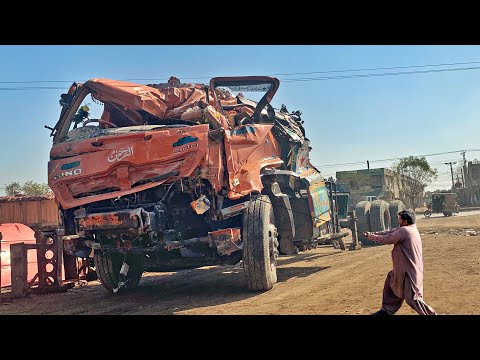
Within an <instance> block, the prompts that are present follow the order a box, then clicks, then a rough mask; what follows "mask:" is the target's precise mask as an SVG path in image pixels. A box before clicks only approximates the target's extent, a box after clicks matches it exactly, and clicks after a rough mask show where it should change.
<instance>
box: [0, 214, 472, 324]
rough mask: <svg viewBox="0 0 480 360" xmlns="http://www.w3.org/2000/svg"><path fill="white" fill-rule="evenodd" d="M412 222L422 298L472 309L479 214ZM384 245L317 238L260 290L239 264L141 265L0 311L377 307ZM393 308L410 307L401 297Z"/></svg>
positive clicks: (338, 310) (342, 310)
mask: <svg viewBox="0 0 480 360" xmlns="http://www.w3.org/2000/svg"><path fill="white" fill-rule="evenodd" d="M462 215H463V214H462ZM465 215H467V214H465ZM417 225H418V227H419V229H420V233H421V234H422V239H423V247H424V259H425V282H424V291H425V300H426V302H427V303H428V304H429V305H431V306H432V307H433V308H434V309H435V310H436V311H437V312H438V313H440V314H480V302H479V301H478V299H479V298H480V215H478V214H477V215H468V216H452V217H443V216H442V217H432V218H429V219H424V218H423V216H418V222H417ZM472 230H473V231H476V233H475V232H472ZM474 234H478V236H475V235H474ZM349 241H350V239H349V238H347V246H348V242H349ZM391 248H392V246H391V245H384V246H376V247H366V248H363V249H361V250H358V251H341V250H337V249H334V248H333V247H331V246H322V247H320V248H317V249H314V250H309V251H306V252H302V253H300V254H298V255H296V256H282V257H281V258H280V261H279V268H278V283H277V284H276V285H275V286H274V288H273V289H272V290H270V291H268V292H265V293H261V294H258V293H252V292H248V291H247V290H245V286H244V280H243V274H242V269H241V267H240V266H239V265H236V266H230V267H206V268H200V269H194V270H185V271H179V272H174V273H146V274H145V275H144V277H143V278H142V280H141V282H140V285H139V287H138V288H137V289H135V290H133V291H130V292H129V293H124V294H109V293H107V292H106V291H105V290H104V288H103V287H102V286H101V285H100V283H99V282H98V281H93V282H90V283H88V284H87V285H85V286H77V287H75V288H73V289H71V290H69V291H68V292H66V293H61V294H47V295H34V294H31V295H29V296H28V297H26V298H21V299H16V300H14V301H13V302H11V303H8V304H2V305H1V306H0V315H2V314H369V313H370V312H372V311H375V310H378V309H379V308H380V305H381V296H382V288H383V282H384V279H385V276H386V274H387V272H388V271H389V270H390V269H391V260H390V251H391ZM398 314H414V312H413V311H412V310H411V309H410V308H409V307H408V305H406V304H404V306H403V307H402V308H401V309H400V311H399V312H398Z"/></svg>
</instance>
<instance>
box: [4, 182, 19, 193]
mask: <svg viewBox="0 0 480 360" xmlns="http://www.w3.org/2000/svg"><path fill="white" fill-rule="evenodd" d="M21 193H22V185H20V183H18V182H16V181H14V182H12V183H10V184H8V185H7V186H5V194H7V195H8V196H15V195H18V194H21Z"/></svg>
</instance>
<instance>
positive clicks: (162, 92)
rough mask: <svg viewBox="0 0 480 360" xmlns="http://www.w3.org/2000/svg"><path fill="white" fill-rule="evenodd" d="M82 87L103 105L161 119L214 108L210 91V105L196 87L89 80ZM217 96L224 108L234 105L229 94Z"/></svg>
mask: <svg viewBox="0 0 480 360" xmlns="http://www.w3.org/2000/svg"><path fill="white" fill-rule="evenodd" d="M84 86H87V87H89V88H90V89H91V90H92V91H93V93H94V94H93V95H94V97H95V98H96V99H98V100H100V101H102V102H105V101H112V102H114V103H116V104H118V105H121V106H122V107H123V109H124V110H125V111H128V110H145V111H146V112H148V113H150V114H152V115H154V116H156V117H158V118H160V119H166V118H179V119H180V116H181V115H182V114H183V113H184V112H185V111H187V110H188V109H190V108H193V107H194V106H196V105H198V104H201V103H203V106H206V105H212V106H215V102H214V98H213V96H212V94H211V92H210V91H209V92H210V93H209V104H207V96H206V91H205V90H204V88H202V86H201V85H198V84H196V85H191V84H184V85H183V86H180V87H160V86H159V87H155V85H150V86H147V85H140V84H134V83H131V82H125V81H118V80H110V79H92V80H89V81H87V82H86V83H85V84H84ZM217 96H218V97H219V99H220V101H221V102H222V104H224V105H225V104H236V99H235V97H234V96H233V95H231V94H226V93H219V94H218V95H217Z"/></svg>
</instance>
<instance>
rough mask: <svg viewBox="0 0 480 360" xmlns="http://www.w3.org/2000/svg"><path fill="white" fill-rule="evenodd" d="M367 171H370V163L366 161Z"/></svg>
mask: <svg viewBox="0 0 480 360" xmlns="http://www.w3.org/2000/svg"><path fill="white" fill-rule="evenodd" d="M367 169H368V170H370V161H368V160H367Z"/></svg>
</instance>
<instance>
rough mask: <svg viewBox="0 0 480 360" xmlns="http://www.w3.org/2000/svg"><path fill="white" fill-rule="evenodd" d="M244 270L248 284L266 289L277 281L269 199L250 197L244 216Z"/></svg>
mask: <svg viewBox="0 0 480 360" xmlns="http://www.w3.org/2000/svg"><path fill="white" fill-rule="evenodd" d="M242 237H243V271H244V274H245V279H246V281H247V286H248V288H249V289H250V290H254V291H267V290H270V289H271V288H272V287H273V284H275V283H276V282H277V257H278V238H277V237H278V232H277V228H276V226H275V216H274V212H273V206H272V203H271V202H270V199H269V197H268V196H266V195H260V196H258V197H256V198H253V199H252V203H251V205H250V207H248V208H247V209H246V210H245V213H244V215H243V228H242Z"/></svg>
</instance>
